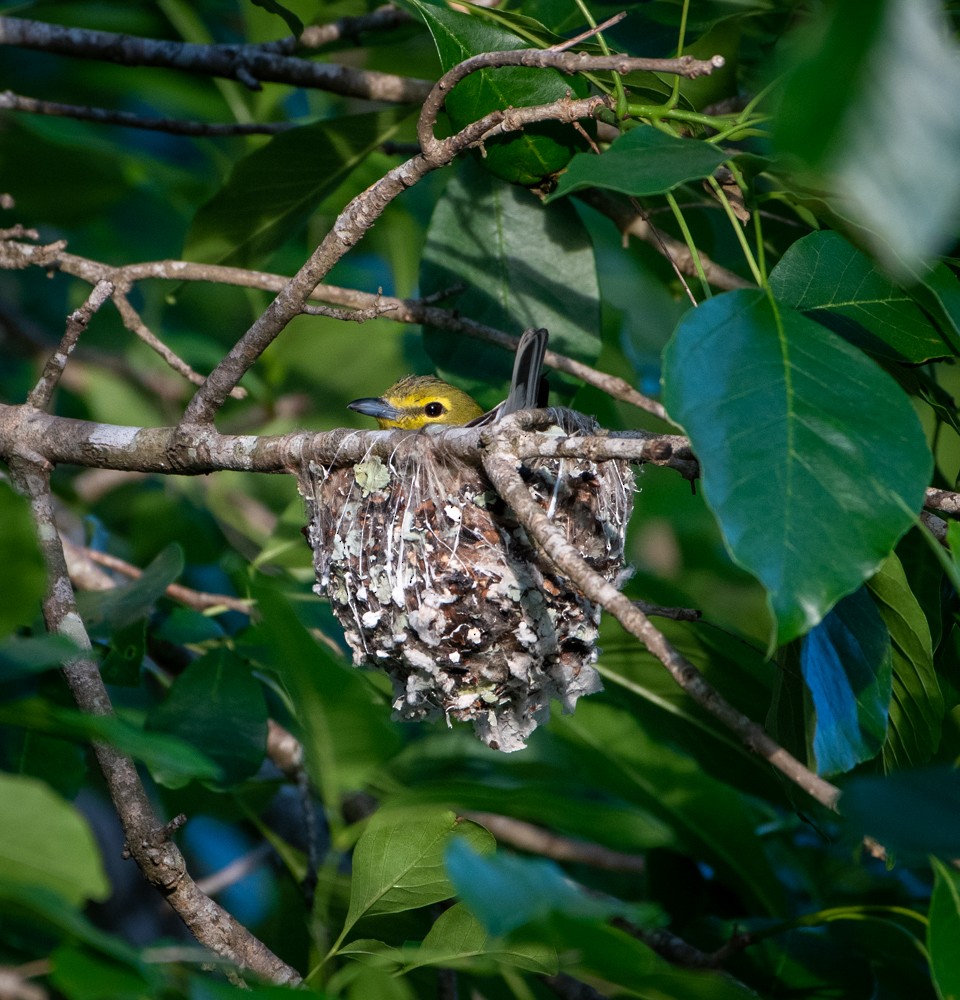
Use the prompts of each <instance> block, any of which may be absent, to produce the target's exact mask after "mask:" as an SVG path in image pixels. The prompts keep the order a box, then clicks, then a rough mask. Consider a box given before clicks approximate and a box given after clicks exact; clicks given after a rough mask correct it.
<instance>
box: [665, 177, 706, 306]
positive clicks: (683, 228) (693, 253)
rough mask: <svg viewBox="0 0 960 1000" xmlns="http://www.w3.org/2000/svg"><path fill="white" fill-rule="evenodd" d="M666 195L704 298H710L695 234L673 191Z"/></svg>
mask: <svg viewBox="0 0 960 1000" xmlns="http://www.w3.org/2000/svg"><path fill="white" fill-rule="evenodd" d="M664 197H665V198H666V199H667V204H668V205H669V206H670V210H671V211H672V212H673V217H674V218H675V219H676V220H677V225H678V226H679V227H680V232H681V233H683V240H684V242H685V243H686V244H687V249H688V250H689V251H690V259H691V260H692V261H693V266H694V267H695V268H696V270H697V277H698V278H699V279H700V287H701V288H702V289H703V295H704V298H707V299H709V298H710V297H711V292H710V284H709V282H708V281H707V275H706V274H705V272H704V270H703V262H702V261H701V260H700V251H699V250H698V249H697V245H696V243H694V242H693V236H692V235H691V233H690V229H689V227H688V226H687V220H686V219H685V218H684V217H683V212H681V211H680V206H679V205H678V204H677V199H676V198H674V196H673V192H672V191H667V193H666V194H665V195H664Z"/></svg>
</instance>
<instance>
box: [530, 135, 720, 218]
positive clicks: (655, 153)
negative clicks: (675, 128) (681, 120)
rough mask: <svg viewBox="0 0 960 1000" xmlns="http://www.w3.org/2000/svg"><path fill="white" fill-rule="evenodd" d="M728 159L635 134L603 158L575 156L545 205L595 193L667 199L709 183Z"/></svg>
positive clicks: (685, 143)
mask: <svg viewBox="0 0 960 1000" xmlns="http://www.w3.org/2000/svg"><path fill="white" fill-rule="evenodd" d="M729 158H730V155H729V154H728V153H725V152H724V151H723V150H722V149H720V148H718V147H717V146H712V145H710V144H709V143H706V142H697V141H695V140H693V139H678V138H676V137H675V136H671V135H666V134H664V133H663V132H660V131H658V130H657V129H655V128H652V127H646V128H635V129H632V130H631V131H629V132H627V134H626V135H622V136H620V137H619V138H618V139H616V140H614V142H613V143H612V145H611V146H610V148H609V149H607V150H605V151H604V152H603V153H602V154H601V155H600V156H597V155H595V154H593V153H579V154H578V155H577V156H575V157H574V158H573V159H572V160H571V161H570V165H569V166H568V167H567V169H566V171H565V172H564V173H563V174H562V175H561V177H560V180H559V181H558V183H557V187H556V190H555V191H554V192H553V193H552V194H551V195H550V198H548V199H547V200H548V201H551V200H553V199H554V198H559V197H561V196H563V195H567V194H570V193H571V192H573V191H579V190H581V189H582V188H591V187H599V188H607V189H609V190H611V191H619V192H621V193H622V194H631V195H637V196H638V197H642V196H646V195H652V194H664V193H665V192H667V191H672V190H673V189H674V188H675V187H677V186H678V185H679V184H685V183H686V182H687V181H695V180H699V179H700V178H702V177H709V176H710V175H711V174H712V173H713V172H714V171H715V170H716V169H717V167H719V166H720V165H721V164H722V163H723V162H724V161H725V160H728V159H729Z"/></svg>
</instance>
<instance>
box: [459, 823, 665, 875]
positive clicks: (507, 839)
mask: <svg viewBox="0 0 960 1000" xmlns="http://www.w3.org/2000/svg"><path fill="white" fill-rule="evenodd" d="M463 815H464V816H465V817H466V818H467V819H469V820H472V821H473V822H474V823H479V824H480V825H481V826H483V827H486V828H487V829H488V830H489V831H490V832H491V833H492V834H493V835H494V837H496V838H497V840H499V841H500V842H501V843H504V844H510V845H511V846H512V847H517V848H519V849H520V850H521V851H528V852H529V853H531V854H539V855H541V856H542V857H545V858H552V859H553V860H554V861H570V862H574V863H577V864H583V865H590V866H591V867H592V868H604V869H606V870H608V871H614V872H643V871H645V870H646V866H647V862H646V858H644V857H643V856H642V855H640V854H624V853H623V852H622V851H613V850H611V849H610V848H608V847H604V846H603V845H602V844H595V843H591V842H590V841H586V840H577V839H575V838H573V837H562V836H560V835H559V834H556V833H553V832H552V831H551V830H545V829H543V827H540V826H534V825H533V823H526V822H524V821H523V820H519V819H514V818H513V817H512V816H503V815H500V814H499V813H490V812H473V811H468V812H465V813H464V814H463Z"/></svg>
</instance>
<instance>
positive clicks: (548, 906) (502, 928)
mask: <svg viewBox="0 0 960 1000" xmlns="http://www.w3.org/2000/svg"><path fill="white" fill-rule="evenodd" d="M445 861H446V866H447V871H448V872H449V874H450V881H451V882H452V883H453V885H454V888H455V889H456V891H457V895H458V896H459V897H460V898H461V899H462V900H463V901H464V902H465V903H466V904H467V906H468V907H469V908H470V912H471V913H473V915H474V916H475V917H476V918H477V919H478V920H479V921H480V923H481V925H482V926H483V927H484V928H486V930H487V931H488V932H489V933H490V934H493V935H497V936H499V935H501V934H507V933H509V932H510V931H513V930H516V929H517V928H518V927H523V926H524V925H525V924H529V923H532V922H534V921H540V920H543V919H545V918H547V917H549V916H551V915H553V914H563V915H564V916H567V917H575V918H583V919H595V920H609V919H611V918H612V917H623V918H624V919H629V920H630V921H631V922H633V923H648V922H649V919H643V917H644V916H645V914H644V912H643V907H642V906H638V905H637V904H629V903H625V902H623V901H622V900H619V899H614V898H613V897H612V896H607V897H600V896H597V895H590V894H588V893H587V892H586V891H585V890H584V888H583V887H582V886H579V885H577V884H576V883H575V882H572V881H571V880H570V879H569V878H567V876H566V875H564V873H563V871H562V870H561V869H560V867H559V865H557V864H556V863H554V862H553V861H548V860H546V859H544V858H521V857H517V856H515V855H510V854H504V853H502V852H501V853H498V854H496V855H494V856H492V857H482V856H481V855H479V854H478V853H477V852H476V851H474V850H473V849H472V848H471V846H470V845H469V844H467V843H465V842H464V841H463V840H462V839H461V838H457V839H456V840H453V841H451V842H450V845H449V846H448V847H447V850H446V855H445ZM655 913H656V908H655V907H653V908H651V909H650V910H648V911H647V914H646V916H647V917H648V918H649V917H650V916H654V915H655Z"/></svg>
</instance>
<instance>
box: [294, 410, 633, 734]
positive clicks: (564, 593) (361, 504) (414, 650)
mask: <svg viewBox="0 0 960 1000" xmlns="http://www.w3.org/2000/svg"><path fill="white" fill-rule="evenodd" d="M553 412H554V415H555V417H556V419H557V422H558V424H559V426H556V428H555V433H581V434H583V433H593V432H594V431H595V429H596V428H595V424H594V423H593V421H592V420H590V419H589V418H586V417H583V416H582V415H581V414H575V413H572V412H571V411H569V410H555V411H553ZM521 474H522V475H523V478H524V480H525V482H526V485H527V487H528V489H529V490H530V492H531V495H532V496H533V498H534V499H535V500H536V501H537V503H538V504H539V505H540V506H541V507H542V508H543V509H544V510H546V511H547V512H548V514H549V515H550V517H551V518H552V520H553V522H554V524H555V525H556V526H557V527H558V528H559V529H560V530H561V531H563V532H564V533H565V536H566V538H567V540H568V541H569V542H570V543H572V544H573V545H574V546H575V547H576V548H577V550H578V551H579V552H580V553H581V555H582V556H583V557H584V559H586V561H587V562H588V563H589V564H590V566H591V567H592V568H593V569H595V570H597V571H598V572H599V573H601V574H602V575H603V576H604V577H605V578H606V579H608V580H611V581H614V582H615V581H617V580H618V579H619V577H620V576H621V574H622V571H623V553H624V534H625V531H626V525H627V522H628V521H629V518H630V513H631V510H632V506H633V491H634V484H633V476H632V471H631V468H630V466H629V464H628V463H626V462H617V461H603V462H593V461H588V460H585V459H574V458H562V459H535V460H531V461H528V462H526V463H524V466H523V468H522V470H521ZM300 488H301V492H302V493H303V496H304V497H305V499H306V503H307V514H308V518H309V525H308V531H307V537H308V541H309V542H310V546H311V548H312V549H313V552H314V567H315V570H316V577H317V582H316V584H315V586H314V589H315V590H316V591H317V593H319V594H321V595H323V596H326V597H329V599H330V603H331V606H332V608H333V611H334V614H335V615H336V616H337V618H338V619H339V621H340V623H341V624H342V625H343V627H344V631H345V636H346V640H347V642H348V644H349V645H350V648H351V649H352V650H353V655H354V663H355V664H356V665H357V666H370V667H374V668H376V669H379V670H383V671H385V672H386V673H387V674H389V676H390V678H391V679H392V681H393V685H394V694H395V700H394V703H393V707H394V709H395V710H396V712H397V713H398V715H399V716H400V717H401V718H404V719H425V718H435V717H438V716H440V715H443V716H445V717H446V719H447V720H448V722H449V721H450V720H451V719H459V720H464V721H470V722H472V723H473V725H474V728H475V731H476V733H477V736H478V737H479V738H480V739H481V740H482V741H483V742H484V743H486V744H487V745H488V746H491V747H494V748H495V749H499V750H503V751H512V750H517V749H520V748H521V747H523V746H524V744H525V741H526V739H527V737H528V736H529V735H530V734H531V733H532V732H533V731H534V729H536V727H537V726H538V725H540V724H541V723H543V722H545V721H546V720H547V719H548V718H549V715H550V702H551V700H552V699H554V698H555V699H557V700H558V701H559V702H560V704H561V706H562V707H563V709H564V711H568V712H570V711H573V708H574V706H575V705H576V702H577V699H578V698H580V697H581V696H582V695H586V694H592V693H593V692H595V691H599V690H600V688H601V684H600V678H599V676H598V674H597V672H596V670H595V669H594V667H593V666H592V664H593V663H594V662H595V661H596V658H597V648H596V641H597V635H598V626H599V621H600V609H599V608H598V607H597V606H596V605H594V604H593V603H591V602H590V601H588V600H587V599H586V598H585V597H584V596H583V595H582V594H580V593H579V592H578V591H577V590H576V589H575V588H574V587H573V586H572V585H571V584H570V583H569V582H568V581H567V580H566V579H565V578H564V577H562V576H561V575H559V574H558V573H557V572H556V571H555V570H554V568H553V567H552V565H551V564H550V563H549V561H548V560H547V559H546V558H545V557H544V556H543V555H542V553H540V552H539V551H538V550H537V549H536V548H535V547H534V546H533V545H532V544H531V542H530V539H529V538H528V537H527V534H526V532H525V531H524V529H523V527H522V526H521V525H520V524H519V523H518V522H517V520H516V518H515V517H514V515H513V512H512V511H511V510H510V509H509V508H508V507H507V506H506V505H505V504H504V503H503V501H502V500H501V499H500V498H499V497H498V496H497V495H496V493H494V491H493V490H492V488H491V486H490V484H489V482H488V481H487V479H486V477H485V475H484V473H483V471H482V469H480V468H478V467H476V466H474V465H471V464H468V463H466V462H464V461H462V460H459V459H455V458H451V457H450V456H449V455H445V454H444V453H443V451H442V450H441V449H440V448H439V447H438V446H437V443H436V442H435V441H434V440H432V439H431V437H430V435H426V434H416V435H411V442H410V444H409V445H408V446H406V447H402V448H399V449H397V451H396V452H394V454H393V455H392V456H391V457H390V459H389V460H387V461H384V460H382V459H380V458H379V457H377V456H376V455H373V454H368V455H367V456H366V457H365V458H364V459H363V460H362V461H360V462H357V463H353V464H350V465H347V466H341V467H332V468H330V467H322V466H319V465H316V464H314V463H311V464H310V465H309V467H308V468H306V469H305V470H302V472H301V475H300Z"/></svg>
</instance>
